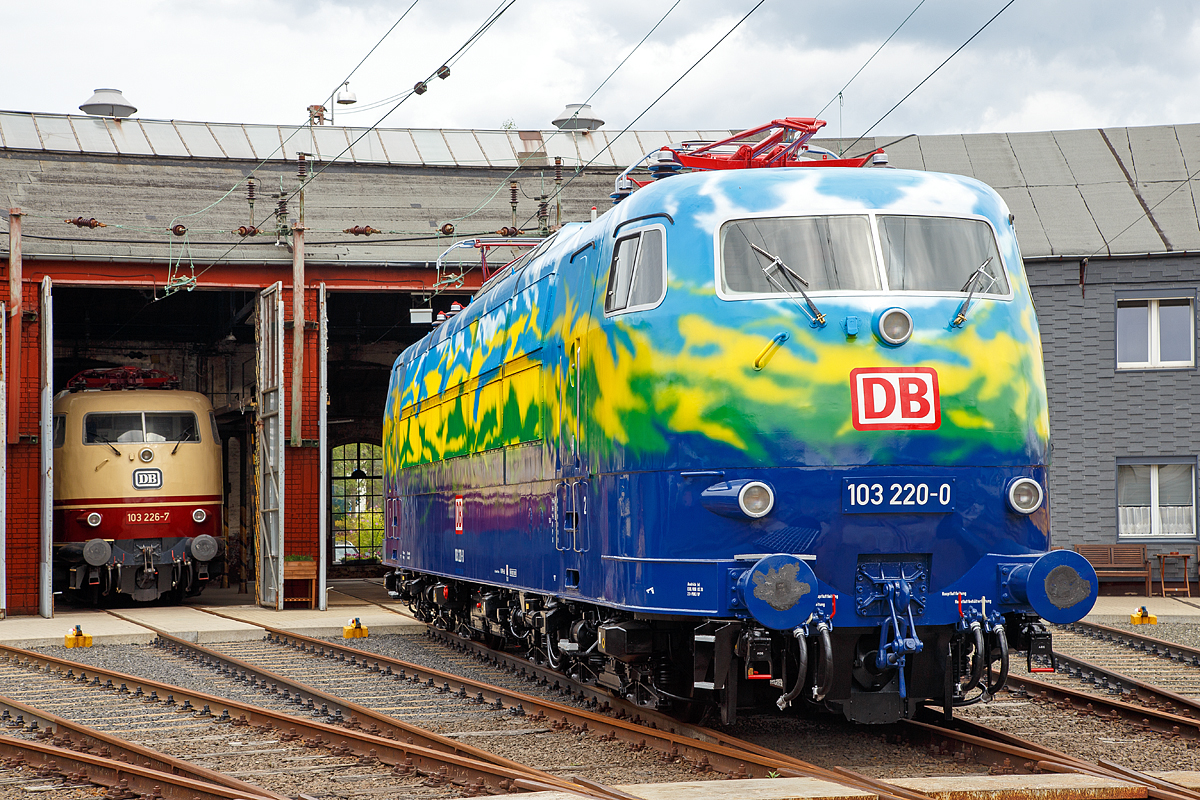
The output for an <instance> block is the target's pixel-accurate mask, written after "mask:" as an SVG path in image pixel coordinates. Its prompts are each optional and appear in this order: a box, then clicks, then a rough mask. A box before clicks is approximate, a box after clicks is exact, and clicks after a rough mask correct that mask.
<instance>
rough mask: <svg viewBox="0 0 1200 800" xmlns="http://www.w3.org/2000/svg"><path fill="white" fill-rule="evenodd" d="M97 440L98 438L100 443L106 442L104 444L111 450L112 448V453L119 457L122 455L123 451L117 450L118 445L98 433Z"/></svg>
mask: <svg viewBox="0 0 1200 800" xmlns="http://www.w3.org/2000/svg"><path fill="white" fill-rule="evenodd" d="M96 438H97V439H99V440H100V441H102V442H104V443H105V444H106V445H108V446H109V447H110V448H112V451H113V452H114V453H116V454H117V455H121V451H120V450H118V449H117V447H116V445H114V444H113V443H112V442H110V441H109V440H108V439H106V438H105V437H104V436H102V435H101V434H99V433H97V434H96Z"/></svg>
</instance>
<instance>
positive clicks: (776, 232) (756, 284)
mask: <svg viewBox="0 0 1200 800" xmlns="http://www.w3.org/2000/svg"><path fill="white" fill-rule="evenodd" d="M752 245H757V246H758V247H760V248H762V250H765V251H768V252H769V253H771V254H772V255H774V256H778V258H779V260H780V261H782V262H783V263H784V264H786V265H787V267H788V271H789V272H791V273H793V274H794V275H795V276H796V279H803V281H805V282H806V283H805V285H804V289H805V290H807V291H817V292H819V291H822V290H845V291H872V290H875V291H878V290H879V289H880V288H881V286H880V281H879V270H878V269H877V268H876V266H875V251H874V248H873V247H872V246H871V223H870V220H869V219H868V218H867V217H863V216H845V217H786V218H771V219H742V220H734V221H733V222H729V223H727V224H726V225H725V226H724V227H723V228H722V229H721V255H722V266H723V269H722V271H721V278H722V286H723V288H724V289H725V291H726V292H729V293H731V294H778V293H779V287H778V286H776V285H775V284H774V283H773V282H772V281H771V279H770V277H769V276H768V275H767V273H766V272H764V271H763V268H764V267H768V266H770V264H771V260H770V259H767V258H765V257H764V256H762V255H761V254H760V252H758V251H756V250H755V249H754V247H753V246H752Z"/></svg>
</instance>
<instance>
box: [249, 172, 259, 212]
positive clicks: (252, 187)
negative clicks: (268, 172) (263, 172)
mask: <svg viewBox="0 0 1200 800" xmlns="http://www.w3.org/2000/svg"><path fill="white" fill-rule="evenodd" d="M257 187H258V179H257V178H255V177H254V176H253V175H250V176H248V177H247V178H246V202H248V203H249V204H250V205H251V206H253V205H254V195H255V193H256V192H257V190H258V189H257Z"/></svg>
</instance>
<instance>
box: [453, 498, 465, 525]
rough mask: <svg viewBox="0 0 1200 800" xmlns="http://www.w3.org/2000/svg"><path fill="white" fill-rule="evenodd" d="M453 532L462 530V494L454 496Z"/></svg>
mask: <svg viewBox="0 0 1200 800" xmlns="http://www.w3.org/2000/svg"><path fill="white" fill-rule="evenodd" d="M454 532H455V533H462V532H463V499H462V495H461V494H460V495H456V496H455V498H454Z"/></svg>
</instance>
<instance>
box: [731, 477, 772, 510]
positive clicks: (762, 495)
mask: <svg viewBox="0 0 1200 800" xmlns="http://www.w3.org/2000/svg"><path fill="white" fill-rule="evenodd" d="M738 506H739V507H740V508H741V509H742V513H743V514H745V515H746V516H747V517H750V518H751V519H758V518H759V517H765V516H766V515H767V514H769V513H771V509H772V508H773V507H774V506H775V493H774V492H773V491H771V487H770V486H768V485H767V484H765V483H763V482H762V481H751V482H750V483H747V484H746V485H745V486H743V487H742V490H741V491H740V492H738Z"/></svg>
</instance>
